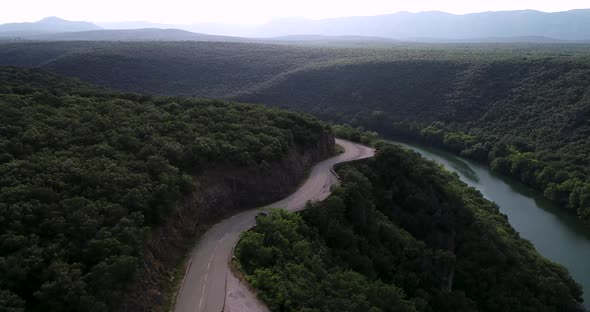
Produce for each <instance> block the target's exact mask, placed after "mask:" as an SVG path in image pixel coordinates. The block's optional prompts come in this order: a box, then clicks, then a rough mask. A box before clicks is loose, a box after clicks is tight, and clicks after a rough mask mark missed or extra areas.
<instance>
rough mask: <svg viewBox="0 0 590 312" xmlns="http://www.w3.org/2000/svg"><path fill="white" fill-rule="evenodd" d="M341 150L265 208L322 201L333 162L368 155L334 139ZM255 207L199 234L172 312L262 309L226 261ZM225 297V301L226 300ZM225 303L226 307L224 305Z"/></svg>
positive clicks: (293, 207)
mask: <svg viewBox="0 0 590 312" xmlns="http://www.w3.org/2000/svg"><path fill="white" fill-rule="evenodd" d="M336 143H337V144H339V145H341V146H342V147H344V150H345V151H344V153H343V154H340V155H338V156H335V157H332V158H329V159H326V160H324V161H322V162H320V163H318V164H316V165H315V166H314V167H313V169H312V171H311V173H310V175H309V177H308V179H307V181H305V183H304V184H303V185H302V186H301V187H299V189H298V190H297V191H296V192H295V193H293V194H291V195H290V196H289V197H287V198H285V199H283V200H281V201H278V202H276V203H274V204H271V205H268V206H267V207H274V208H283V209H287V210H289V211H298V210H301V209H303V208H305V204H306V203H307V202H308V201H310V200H311V201H316V200H323V199H325V198H326V197H328V195H330V188H331V186H332V185H334V184H335V183H336V182H337V181H338V179H337V178H336V176H334V174H333V173H332V172H331V170H330V169H331V168H332V166H333V165H335V164H338V163H342V162H347V161H351V160H357V159H363V158H368V157H372V156H373V155H374V153H375V151H374V150H373V149H372V148H369V147H366V146H363V145H360V144H356V143H353V142H349V141H345V140H340V139H336ZM258 212H259V210H258V209H252V210H248V211H245V212H242V213H239V214H237V215H234V216H233V217H231V218H229V219H226V220H224V221H221V222H220V223H218V224H216V225H215V226H213V227H212V228H211V229H210V230H209V231H208V232H207V233H205V235H203V237H202V238H201V241H200V242H199V244H198V245H197V247H196V248H195V250H194V252H193V253H192V255H191V259H190V261H189V265H188V268H187V271H186V274H185V277H184V280H183V282H182V286H181V289H180V292H179V293H178V297H177V299H176V306H175V311H176V312H221V311H222V309H224V307H225V310H226V311H265V310H266V309H265V308H264V305H262V304H261V303H260V302H258V300H257V299H256V297H255V296H254V295H253V294H252V293H251V292H249V291H248V289H247V288H246V287H244V285H241V283H240V282H239V281H238V280H237V279H236V278H235V277H233V276H232V273H231V271H230V269H229V260H230V257H231V256H232V251H233V247H234V246H235V244H236V243H237V242H238V240H239V239H240V235H241V233H242V232H244V231H246V230H248V229H250V228H252V227H253V226H254V225H255V223H256V222H255V217H256V215H257V214H258ZM226 296H227V301H228V302H227V303H226ZM226 304H227V306H226Z"/></svg>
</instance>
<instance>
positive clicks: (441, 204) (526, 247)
mask: <svg viewBox="0 0 590 312" xmlns="http://www.w3.org/2000/svg"><path fill="white" fill-rule="evenodd" d="M337 171H338V174H339V175H340V177H341V181H342V184H341V186H340V187H338V188H337V189H335V190H334V192H333V194H332V195H331V196H330V197H328V198H327V199H326V200H325V201H323V202H320V203H315V204H310V205H309V206H308V209H307V210H305V211H303V212H301V213H300V214H294V213H288V212H284V211H281V210H274V211H271V213H270V214H269V215H268V216H260V217H259V218H258V219H257V226H256V227H255V228H254V229H253V230H251V231H249V232H247V233H246V234H245V235H244V236H243V237H242V239H241V241H240V243H239V244H238V247H237V251H236V253H237V258H238V260H239V263H240V265H241V268H242V270H243V271H244V272H245V273H246V278H247V280H248V281H249V282H250V283H251V284H252V286H254V287H255V288H256V289H258V291H259V293H260V296H261V298H262V299H263V300H265V301H266V302H267V303H268V304H269V306H270V308H271V309H272V310H273V311H339V312H340V311H351V312H352V311H371V312H379V311H383V312H385V311H391V312H394V311H395V312H399V311H437V312H444V311H449V312H455V311H482V312H488V311H489V312H496V311H514V312H517V311H555V312H557V311H582V310H583V308H581V306H580V301H581V293H582V292H581V289H580V287H579V286H578V285H577V284H576V283H575V282H574V281H573V280H572V278H571V277H570V276H569V274H568V272H567V271H566V270H565V269H563V268H562V267H560V266H559V265H556V264H554V263H551V262H549V261H548V260H546V259H544V258H542V257H541V256H540V255H539V254H538V253H537V252H536V251H535V249H534V247H533V246H532V244H531V243H530V242H528V241H525V240H523V239H522V238H520V236H519V234H518V233H517V232H516V231H515V230H514V229H513V228H512V227H511V226H510V224H509V223H508V221H507V219H506V216H504V215H502V214H501V213H499V209H498V207H497V206H496V205H495V204H493V203H491V202H489V201H487V200H485V199H484V198H483V197H482V195H481V194H480V193H479V192H477V191H476V190H475V189H473V188H468V187H467V186H466V185H465V184H464V183H462V182H460V181H459V179H458V177H457V176H453V175H450V174H449V173H447V172H444V171H443V170H442V169H441V168H440V167H439V166H437V165H435V164H434V163H432V162H429V161H426V160H425V159H423V158H421V157H420V155H418V154H417V153H414V152H410V151H407V150H403V149H402V148H401V147H399V146H394V145H384V146H381V147H380V148H379V149H378V151H377V155H376V158H375V159H368V160H363V161H360V162H356V163H352V164H348V165H345V166H343V167H342V168H340V169H338V170H337Z"/></svg>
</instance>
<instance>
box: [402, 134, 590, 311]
mask: <svg viewBox="0 0 590 312" xmlns="http://www.w3.org/2000/svg"><path fill="white" fill-rule="evenodd" d="M392 143H397V144H400V145H403V146H404V147H406V148H409V149H412V150H414V151H416V152H418V153H420V154H422V156H423V157H425V158H427V159H430V160H434V161H436V162H438V163H440V164H442V165H443V166H444V167H445V168H446V169H447V170H449V171H452V172H456V173H457V174H458V175H459V177H460V178H461V180H462V181H463V182H465V183H467V184H468V185H470V186H473V187H475V188H476V189H478V190H479V191H480V192H481V193H482V194H483V195H484V196H485V197H486V198H487V199H489V200H491V201H494V202H496V203H497V204H498V205H499V206H500V211H501V212H502V213H504V214H506V215H507V216H508V221H509V222H510V224H511V225H512V227H514V228H515V229H516V230H517V231H518V232H520V235H521V236H522V237H523V238H525V239H528V240H529V241H531V242H532V243H533V244H534V245H535V247H536V248H537V250H538V251H539V253H541V254H542V255H543V256H545V257H546V258H548V259H550V260H552V261H554V262H556V263H559V264H561V265H563V266H564V267H566V268H567V269H568V270H569V271H570V273H571V275H572V276H573V277H574V279H575V280H576V281H577V282H578V283H580V284H581V285H582V286H583V287H584V305H585V306H586V307H587V308H590V230H589V229H588V227H587V226H585V225H584V224H582V222H580V220H578V219H577V218H576V216H574V215H572V214H570V213H568V212H566V211H563V210H561V209H560V208H559V207H557V206H556V205H555V204H553V203H552V202H550V201H548V200H546V199H544V198H543V197H542V195H541V194H538V193H536V192H534V191H532V190H530V189H528V188H526V187H525V186H524V185H522V184H520V183H518V182H515V181H513V180H511V179H508V178H504V177H501V176H498V175H496V174H494V173H492V172H491V171H490V170H489V168H488V167H486V166H483V165H480V164H477V163H474V162H472V161H469V160H467V159H464V158H461V157H458V156H455V155H453V154H451V153H447V152H445V151H441V150H439V149H434V148H429V147H424V146H418V145H414V144H406V143H400V142H392Z"/></svg>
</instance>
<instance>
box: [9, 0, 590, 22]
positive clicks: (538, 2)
mask: <svg viewBox="0 0 590 312" xmlns="http://www.w3.org/2000/svg"><path fill="white" fill-rule="evenodd" d="M0 1H2V2H3V3H2V10H0V23H9V22H33V21H37V20H40V19H42V18H44V17H47V16H58V17H61V18H64V19H68V20H84V21H92V22H118V21H150V22H157V23H169V24H190V23H203V22H219V23H238V24H256V23H264V22H267V21H269V20H271V19H275V18H286V17H301V18H309V19H322V18H331V17H342V16H360V15H365V16H368V15H379V14H389V13H396V12H400V11H409V12H421V11H444V12H449V13H454V14H465V13H474V12H484V11H504V10H523V9H533V10H538V11H544V12H558V11H567V10H572V9H582V8H590V1H589V0H410V1H408V0H403V1H399V0H193V1H191V0H0Z"/></svg>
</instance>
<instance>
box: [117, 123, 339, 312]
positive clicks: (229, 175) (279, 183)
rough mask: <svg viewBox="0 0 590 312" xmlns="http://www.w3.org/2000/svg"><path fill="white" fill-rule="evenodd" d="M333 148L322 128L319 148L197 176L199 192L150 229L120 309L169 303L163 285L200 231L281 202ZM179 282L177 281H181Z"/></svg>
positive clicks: (146, 308)
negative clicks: (134, 279) (266, 163)
mask: <svg viewBox="0 0 590 312" xmlns="http://www.w3.org/2000/svg"><path fill="white" fill-rule="evenodd" d="M333 151H334V137H333V136H332V134H330V133H328V132H323V133H322V135H321V137H320V139H319V140H318V142H317V144H316V145H315V146H311V147H309V146H308V147H307V148H303V147H301V146H298V147H294V148H292V149H291V150H289V151H288V152H287V153H286V154H285V156H284V157H283V158H282V159H281V160H280V161H277V162H275V163H272V164H270V165H269V166H267V167H266V168H260V167H253V168H238V167H214V168H209V169H207V170H205V171H204V172H202V173H201V174H199V175H198V176H196V177H195V190H194V192H192V193H191V195H190V196H189V197H188V198H187V199H186V202H185V203H184V204H183V205H180V206H179V207H177V209H176V211H175V213H174V214H173V215H172V216H171V217H170V218H169V219H168V220H167V221H166V222H165V223H164V224H163V225H162V226H160V227H159V228H157V229H155V230H153V231H152V234H151V238H150V239H149V241H148V243H147V245H146V247H145V250H144V257H143V263H142V266H141V268H140V270H139V273H138V280H137V283H136V284H135V285H134V287H133V289H131V290H130V291H129V294H128V296H127V297H126V299H125V301H124V303H123V304H122V306H121V309H120V310H121V311H152V310H153V308H154V306H158V305H161V304H163V303H164V302H165V300H166V299H167V298H166V296H167V295H166V293H164V292H163V290H164V287H165V285H169V284H170V283H171V281H170V280H171V279H173V278H174V277H175V276H174V274H171V272H172V270H173V269H174V268H175V267H176V266H178V264H179V263H180V261H182V259H183V258H184V257H185V256H186V254H187V252H188V251H189V250H190V249H191V248H192V246H191V244H194V243H195V239H197V238H198V237H199V236H200V235H201V234H202V233H204V232H205V230H206V229H207V228H209V227H210V226H211V225H212V224H214V223H216V222H217V221H220V220H222V219H223V218H224V217H227V216H230V215H232V214H234V213H236V212H239V211H242V210H246V209H249V208H254V207H258V206H262V205H264V204H268V203H272V202H274V201H278V200H280V199H282V198H284V197H286V196H287V195H288V194H290V193H291V192H293V191H294V190H295V188H296V187H297V185H299V184H300V182H301V181H302V180H303V179H304V178H305V176H306V173H307V171H308V169H309V168H310V167H311V166H312V165H313V164H314V163H315V162H317V161H319V160H322V159H324V158H327V157H328V156H330V155H331V154H332V153H333ZM178 282H179V281H178Z"/></svg>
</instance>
